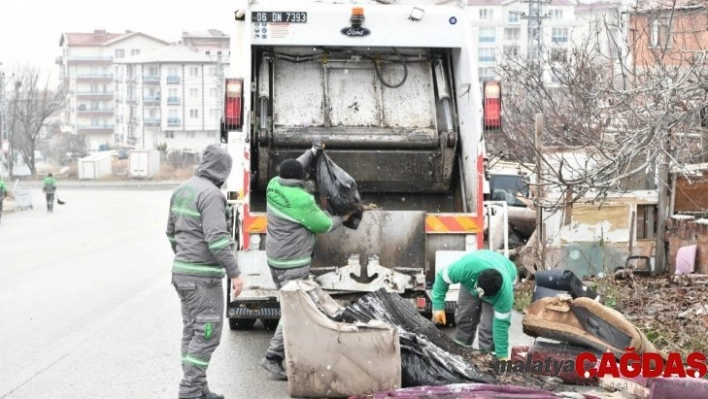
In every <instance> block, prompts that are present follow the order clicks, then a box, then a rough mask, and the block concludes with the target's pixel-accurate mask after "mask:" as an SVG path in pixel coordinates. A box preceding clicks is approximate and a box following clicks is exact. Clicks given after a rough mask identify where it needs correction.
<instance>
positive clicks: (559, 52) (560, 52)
mask: <svg viewBox="0 0 708 399" xmlns="http://www.w3.org/2000/svg"><path fill="white" fill-rule="evenodd" d="M551 61H552V62H568V50H567V49H564V48H554V49H551Z"/></svg>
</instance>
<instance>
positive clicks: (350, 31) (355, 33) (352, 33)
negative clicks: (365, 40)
mask: <svg viewBox="0 0 708 399" xmlns="http://www.w3.org/2000/svg"><path fill="white" fill-rule="evenodd" d="M341 32H342V34H343V35H344V36H349V37H364V36H369V34H370V33H371V31H370V30H368V29H366V28H363V27H358V28H355V27H353V26H348V27H346V28H344V29H342V30H341Z"/></svg>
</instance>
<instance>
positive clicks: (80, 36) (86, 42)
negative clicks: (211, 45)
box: [59, 29, 169, 47]
mask: <svg viewBox="0 0 708 399" xmlns="http://www.w3.org/2000/svg"><path fill="white" fill-rule="evenodd" d="M135 36H143V37H147V38H149V39H152V40H156V41H159V42H162V43H164V44H169V42H166V41H164V40H162V39H158V38H156V37H154V36H150V35H146V34H145V33H142V32H132V31H129V30H126V31H125V33H110V32H107V31H105V30H102V29H96V30H94V31H93V32H92V33H85V32H64V33H62V34H61V38H60V39H59V46H64V44H65V43H66V45H67V46H69V47H102V46H109V45H111V44H115V43H117V42H120V41H122V40H125V39H128V38H131V37H135Z"/></svg>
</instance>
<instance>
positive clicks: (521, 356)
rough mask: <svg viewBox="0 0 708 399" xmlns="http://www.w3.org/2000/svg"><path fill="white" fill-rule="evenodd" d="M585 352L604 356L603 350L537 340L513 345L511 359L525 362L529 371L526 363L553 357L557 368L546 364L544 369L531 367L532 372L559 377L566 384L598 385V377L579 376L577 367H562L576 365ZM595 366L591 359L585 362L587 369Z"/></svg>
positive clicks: (598, 356) (525, 367) (544, 360)
mask: <svg viewBox="0 0 708 399" xmlns="http://www.w3.org/2000/svg"><path fill="white" fill-rule="evenodd" d="M583 352H591V353H593V354H595V356H596V357H597V358H598V359H599V358H600V357H601V356H602V352H599V351H595V350H592V349H589V348H586V347H582V346H577V345H571V344H568V343H556V342H543V341H536V342H535V343H534V344H533V345H520V346H514V347H512V348H511V358H510V360H511V361H512V362H519V361H520V362H524V369H525V370H526V371H527V372H528V370H529V367H528V366H526V364H528V365H531V364H532V362H541V363H544V362H546V360H547V359H551V360H553V361H554V362H556V363H555V365H557V366H559V367H558V369H557V370H553V367H548V368H546V367H545V364H544V368H543V370H540V371H536V370H534V369H533V368H531V369H530V370H531V371H530V372H531V373H533V374H536V375H539V376H545V377H558V378H560V379H561V381H563V383H564V384H576V385H597V384H598V379H597V377H596V376H592V377H588V378H585V377H582V376H579V375H578V374H577V373H576V371H575V369H573V370H567V367H563V368H561V367H560V366H561V365H563V366H565V365H567V364H573V365H574V364H575V361H576V359H577V356H578V355H579V354H581V353H583ZM594 366H595V364H594V363H593V362H591V361H589V360H588V361H587V362H586V364H585V368H586V369H589V368H591V367H594Z"/></svg>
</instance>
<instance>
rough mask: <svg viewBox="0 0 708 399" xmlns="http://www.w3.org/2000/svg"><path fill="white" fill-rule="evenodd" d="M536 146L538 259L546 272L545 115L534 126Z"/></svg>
mask: <svg viewBox="0 0 708 399" xmlns="http://www.w3.org/2000/svg"><path fill="white" fill-rule="evenodd" d="M534 146H535V147H536V151H535V152H536V259H537V261H538V262H539V265H538V268H537V270H546V251H545V245H546V234H545V231H544V229H543V189H542V187H543V179H542V177H541V174H542V172H543V159H542V158H543V114H536V124H535V126H534Z"/></svg>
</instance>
